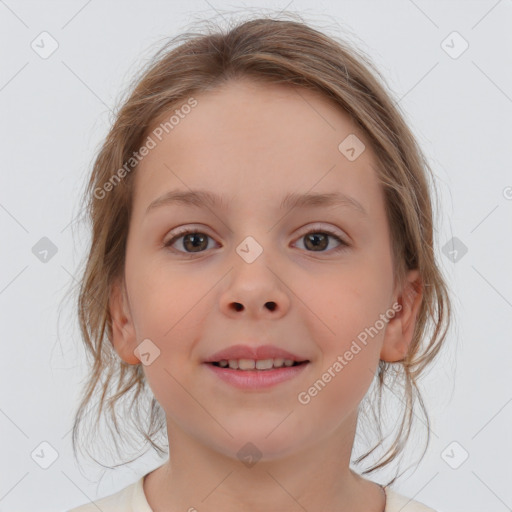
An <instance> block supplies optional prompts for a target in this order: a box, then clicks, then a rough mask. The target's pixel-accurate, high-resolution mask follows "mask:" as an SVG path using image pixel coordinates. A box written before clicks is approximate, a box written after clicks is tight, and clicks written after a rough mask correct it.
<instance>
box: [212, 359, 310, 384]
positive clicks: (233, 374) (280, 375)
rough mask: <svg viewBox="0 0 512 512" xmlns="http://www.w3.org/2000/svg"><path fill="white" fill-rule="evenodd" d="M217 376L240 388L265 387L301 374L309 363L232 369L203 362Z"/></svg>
mask: <svg viewBox="0 0 512 512" xmlns="http://www.w3.org/2000/svg"><path fill="white" fill-rule="evenodd" d="M205 364H206V366H208V368H210V370H212V371H213V372H214V374H215V375H217V377H219V378H220V379H222V380H223V381H224V382H227V383H228V384H231V385H233V386H235V387H237V388H240V389H265V388H270V387H272V386H275V385H276V384H279V383H280V382H285V381H287V380H290V379H293V378H294V377H296V376H298V375H299V374H301V373H302V372H303V371H304V369H305V368H306V366H308V365H309V363H303V364H299V365H297V366H284V367H282V368H275V369H273V370H232V369H230V368H221V367H220V366H215V365H213V364H209V363H205Z"/></svg>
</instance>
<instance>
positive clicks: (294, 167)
mask: <svg viewBox="0 0 512 512" xmlns="http://www.w3.org/2000/svg"><path fill="white" fill-rule="evenodd" d="M193 98H194V99H195V101H196V105H195V106H194V108H187V109H186V112H187V113H184V112H185V109H184V110H183V111H182V112H176V110H179V109H180V105H184V104H186V103H187V98H185V99H184V100H183V101H182V102H181V103H179V104H178V105H176V106H174V107H173V109H172V110H171V111H169V112H166V113H165V114H163V115H162V116H160V117H159V118H158V119H156V120H155V121H154V123H153V125H152V127H151V129H150V131H148V134H149V136H150V137H152V138H153V139H154V142H155V143H156V146H155V147H154V149H152V150H151V151H150V153H149V154H148V155H147V156H145V157H144V158H143V160H142V161H141V162H140V164H139V166H138V168H137V172H136V173H135V175H136V176H135V180H136V185H135V187H136V192H135V198H136V201H137V202H138V203H141V204H140V206H142V203H144V204H145V205H146V206H147V205H148V204H149V202H151V200H153V199H154V198H155V197H157V196H159V195H161V194H162V193H164V192H166V191H168V190H170V189H176V188H180V189H183V190H186V189H187V188H200V189H206V190H212V191H215V192H217V193H218V194H219V195H224V196H228V197H233V198H236V197H240V196H241V197H242V198H243V200H244V201H246V200H247V199H248V198H250V197H257V198H259V199H262V200H263V199H268V200H269V201H271V198H272V197H273V196H274V195H275V200H276V201H277V200H280V199H281V198H282V196H283V195H284V194H283V193H282V192H285V193H290V192H333V191H336V190H337V191H340V192H344V193H347V194H351V195H359V196H365V195H366V196H368V195H370V196H371V195H372V193H373V194H378V193H379V192H378V188H377V184H376V179H375V170H374V167H375V159H374V155H373V153H372V151H371V149H370V147H369V144H368V141H367V140H366V138H365V136H364V134H363V133H362V132H361V131H360V130H359V129H358V127H357V126H356V124H355V123H354V122H353V121H352V119H351V118H350V116H349V115H348V114H347V113H346V112H345V111H344V110H343V109H341V107H339V106H337V105H335V104H334V102H333V101H331V100H329V99H328V98H326V97H325V96H324V95H322V94H321V93H319V92H317V91H311V90H305V89H303V88H296V87H290V86H288V85H284V84H263V83H256V82H253V81H250V80H236V81H230V82H228V83H226V84H224V85H223V86H221V87H219V88H217V89H214V90H212V91H209V92H207V93H200V94H196V95H194V96H193ZM174 113H176V115H175V116H174V121H175V123H173V125H172V128H171V127H170V125H169V123H168V124H167V130H162V127H165V126H166V125H165V124H164V123H166V122H168V121H169V119H170V117H171V116H172V115H173V114H174ZM178 114H181V115H178ZM176 121H177V122H176ZM159 128H160V130H159V132H157V133H161V132H163V133H161V140H158V137H156V136H155V135H154V133H155V130H158V129H159ZM351 137H355V139H351ZM346 140H349V141H354V140H355V141H359V143H360V146H358V147H357V148H356V149H357V150H358V151H361V148H364V150H363V151H362V152H361V154H360V155H359V156H358V157H357V158H356V159H355V160H352V161H351V160H350V159H348V158H347V155H346V154H344V153H343V152H342V150H345V149H346V145H347V144H345V145H344V146H343V144H344V141H346ZM340 144H341V145H342V149H340ZM352 145H353V144H352ZM376 200H377V201H378V198H376V197H373V198H372V197H368V199H367V202H369V203H371V202H372V201H373V202H374V203H375V201H376ZM361 202H362V201H361Z"/></svg>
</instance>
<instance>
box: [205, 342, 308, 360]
mask: <svg viewBox="0 0 512 512" xmlns="http://www.w3.org/2000/svg"><path fill="white" fill-rule="evenodd" d="M280 358H282V359H290V360H292V361H293V362H297V363H302V362H306V361H308V359H307V358H306V357H302V356H300V355H297V354H294V353H293V352H289V351H288V350H284V349H282V348H279V347H276V346H274V345H259V346H249V345H232V346H230V347H228V348H226V349H223V350H220V351H219V352H215V353H214V354H212V355H211V356H210V357H208V358H207V359H206V360H205V361H204V362H205V363H218V362H219V361H222V360H226V361H229V360H230V359H237V360H240V359H252V360H261V359H280Z"/></svg>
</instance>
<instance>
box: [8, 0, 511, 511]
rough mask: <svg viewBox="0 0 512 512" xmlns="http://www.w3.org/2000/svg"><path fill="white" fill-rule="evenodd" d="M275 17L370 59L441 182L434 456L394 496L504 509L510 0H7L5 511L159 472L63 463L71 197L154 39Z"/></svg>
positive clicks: (430, 393)
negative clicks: (239, 17) (295, 20)
mask: <svg viewBox="0 0 512 512" xmlns="http://www.w3.org/2000/svg"><path fill="white" fill-rule="evenodd" d="M285 8H286V10H287V11H291V12H297V13H299V14H300V15H302V16H303V17H304V19H305V20H306V21H311V22H312V23H313V24H315V26H316V27H317V28H320V29H322V28H325V30H326V31H327V32H328V33H330V34H332V35H338V36H340V37H344V38H346V39H348V40H350V41H352V42H353V43H354V44H356V45H358V47H359V48H361V49H362V50H363V51H365V52H366V53H367V54H368V55H369V56H370V57H371V58H372V59H373V61H374V63H375V64H376V65H377V67H378V68H379V70H380V71H381V72H382V74H383V75H384V77H385V78H386V81H387V84H388V86H389V88H390V91H391V94H392V95H393V97H394V98H395V99H396V100H397V101H398V103H399V106H400V108H401V109H402V111H403V112H404V115H405V116H406V119H407V121H408V122H409V123H410V126H411V128H412V129H413V131H414V133H415V135H416V136H417V137H418V140H419V142H420V145H421V146H422V148H423V150H424V151H425V153H426V155H427V156H428V158H429V161H430V163H431V166H432V168H433V170H434V172H435V174H436V177H437V180H438V189H439V192H440V206H441V212H440V213H441V214H440V215H439V216H438V217H437V218H436V221H437V223H438V224H437V232H436V243H437V247H436V251H437V253H438V257H439V259H440V263H441V267H442V269H443V271H444V273H445V275H446V277H447V279H448V282H449V285H450V287H451V290H452V297H453V303H454V317H455V324H454V327H453V328H452V331H451V333H450V336H449V337H448V340H447V346H446V349H445V351H444V352H443V357H442V358H440V359H439V361H438V363H437V364H436V366H435V367H433V368H432V369H431V371H430V372H429V374H428V375H427V376H426V377H425V379H423V381H422V386H423V388H422V389H423V393H424V397H425V401H426V405H427V407H428V410H429V414H430V417H431V420H432V440H431V444H430V447H429V450H428V451H427V454H426V456H425V458H424V459H423V461H422V463H421V464H420V465H419V467H418V468H417V469H416V470H413V469H414V468H412V469H411V470H410V471H408V472H407V473H406V474H405V475H404V476H403V477H402V478H401V479H400V480H399V481H398V482H397V484H396V486H395V490H397V491H398V492H400V493H403V494H405V495H407V496H409V497H414V499H416V500H419V501H422V502H425V503H427V504H428V505H429V506H431V507H433V508H436V509H437V510H438V511H439V512H457V511H464V512H476V511H483V510H485V511H486V512H502V511H503V512H504V511H506V510H511V509H512V486H511V485H510V483H511V482H512V466H511V462H510V455H511V454H512V433H511V432H512V429H511V425H512V386H511V384H510V382H511V381H510V370H511V363H512V336H511V331H512V321H511V319H512V272H511V271H510V262H511V261H512V242H511V236H510V235H511V234H512V229H511V228H512V172H511V158H510V148H511V142H512V138H511V135H512V52H511V50H512V31H511V30H510V28H511V27H512V2H511V1H510V0H500V1H496V0H485V1H484V0H482V1H426V0H415V1H413V0H393V1H385V2H378V1H373V2H372V1H338V2H335V1H334V0H331V1H327V0H315V1H314V2H313V1H311V0H303V1H301V0H292V1H291V2H289V3H287V2H285V1H279V2H271V1H266V2H259V3H258V4H246V3H244V2H238V3H228V2H226V1H224V0H210V1H206V0H189V1H187V2H178V1H176V0H173V1H167V2H164V1H154V0H153V1H144V2H143V1H133V0H132V1H127V0H123V1H110V2H105V1H103V2H101V1H98V0H92V1H91V0H90V1H86V0H73V1H58V2H56V1H54V2H50V1H46V2H40V1H15V0H5V1H4V0H2V1H0V48H1V53H0V63H1V65H0V113H1V116H0V130H1V131H0V141H1V142H0V144H1V146H0V147H1V153H0V154H1V157H2V162H1V180H2V181H1V187H0V225H1V229H2V238H3V240H4V243H2V244H1V246H0V247H1V249H0V251H1V252H0V254H1V273H0V315H1V319H2V324H1V332H2V342H1V343H2V345H1V348H2V356H3V357H2V360H3V362H4V364H3V368H2V373H1V375H2V382H1V384H2V385H1V390H2V391H1V395H0V413H1V414H0V432H1V433H2V435H1V436H0V446H1V455H0V465H1V477H0V511H16V512H22V511H30V510H37V511H39V512H50V511H62V510H66V509H68V508H71V507H73V506H77V505H79V504H82V503H85V502H88V501H89V500H92V499H95V498H97V497H101V496H105V495H107V494H111V493H113V492H115V491H117V490H119V489H121V488H123V487H125V486H126V485H128V484H129V483H131V482H133V481H135V480H136V479H138V478H139V477H140V476H142V475H143V474H145V473H147V472H149V471H150V470H151V469H153V468H154V467H156V466H158V465H160V464H161V463H162V460H160V459H157V458H156V456H154V455H151V454H148V455H146V456H144V457H142V458H141V459H139V460H138V461H137V462H135V463H133V464H131V465H129V466H127V467H124V468H120V469H118V470H117V471H110V470H108V471H106V472H105V473H104V474H103V473H102V475H101V476H102V478H101V481H99V482H98V480H99V476H98V471H97V468H95V467H94V466H93V465H92V464H91V465H85V463H84V466H83V468H82V469H80V468H79V467H78V466H77V463H76V461H75V460H74V458H73V453H72V450H71V436H70V429H71V425H72V419H73V413H74V410H75V407H76V405H77V400H78V397H79V392H80V390H81V387H80V383H81V381H82V379H83V377H84V375H85V371H86V368H85V358H84V354H83V350H82V348H81V342H80V339H79V333H78V330H77V327H76V318H75V316H74V315H75V309H74V304H66V305H65V307H64V308H61V310H60V311H61V315H60V318H59V307H60V304H61V301H62V298H63V296H64V293H65V292H66V291H67V290H68V288H69V285H70V282H72V281H73V280H75V279H77V278H78V275H77V268H78V265H79V263H80V261H81V260H82V258H83V256H84V254H85V249H86V246H87V242H88V240H87V237H86V236H85V235H83V232H81V233H82V235H81V236H80V237H76V236H75V235H74V230H73V229H72V228H73V221H74V219H75V218H76V216H77V214H78V213H79V211H78V208H77V204H78V200H79V195H80V192H81V190H82V188H83V183H84V180H85V179H86V177H87V175H88V173H89V170H90V166H91V163H92V160H93V157H94V154H95V151H96V150H97V149H98V147H99V144H100V143H101V140H102V138H103V137H104V136H105V134H106V133H107V130H108V127H109V123H110V110H111V109H112V108H113V107H114V106H115V104H116V101H117V100H118V98H119V97H120V95H121V94H122V93H124V91H125V88H126V86H127V84H128V82H129V80H130V79H131V78H132V76H133V74H134V73H135V72H136V71H137V70H138V69H139V68H140V66H141V65H143V64H144V63H145V59H147V58H148V57H150V56H151V55H152V53H153V52H154V51H156V49H157V48H158V47H159V44H158V41H162V40H163V38H166V37H171V36H174V35H176V34H177V33H178V32H182V31H184V30H185V29H187V28H188V25H189V24H190V23H191V22H194V21H196V20H199V19H202V18H216V19H219V18H220V19H221V18H222V17H223V16H226V17H229V12H231V11H235V12H237V13H239V14H243V13H244V12H246V13H251V12H252V13H258V12H261V13H263V14H266V13H268V12H269V11H268V9H271V10H272V11H273V12H278V11H279V10H281V9H285ZM43 32H47V34H42V35H41V33H43ZM454 32H455V33H454ZM42 38H44V43H41V40H42ZM52 45H54V46H55V45H58V47H56V49H55V51H53V53H51V55H46V54H45V52H50V51H51V50H53V47H52ZM466 47H467V48H466ZM74 236H75V237H74ZM454 237H456V240H455V241H454V240H453V238H454ZM42 239H43V240H42ZM38 244H39V245H38ZM450 244H451V245H450ZM41 247H43V249H41ZM454 248H455V249H456V251H457V253H456V254H455V253H454V252H453V249H454ZM44 250H48V251H49V252H47V253H44ZM42 254H44V255H42ZM454 255H456V257H454ZM45 259H46V261H43V260H45ZM82 462H83V461H82ZM44 466H47V467H44ZM388 474H389V473H386V472H383V473H381V474H379V475H375V476H374V477H373V478H374V479H375V480H376V481H384V480H385V479H386V477H387V476H388Z"/></svg>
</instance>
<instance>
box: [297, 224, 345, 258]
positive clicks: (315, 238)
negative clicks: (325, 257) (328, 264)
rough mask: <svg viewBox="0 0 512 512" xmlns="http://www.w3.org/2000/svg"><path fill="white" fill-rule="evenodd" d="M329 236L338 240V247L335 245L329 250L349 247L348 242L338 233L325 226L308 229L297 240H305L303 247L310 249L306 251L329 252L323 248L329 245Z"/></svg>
mask: <svg viewBox="0 0 512 512" xmlns="http://www.w3.org/2000/svg"><path fill="white" fill-rule="evenodd" d="M329 238H333V239H334V240H336V241H337V242H339V245H338V247H335V248H334V249H333V250H332V251H330V252H335V253H336V252H338V251H342V250H343V249H346V248H347V247H349V244H348V243H347V242H345V240H343V239H342V238H341V237H340V236H338V234H337V233H336V232H334V231H331V230H329V229H325V228H318V229H314V230H310V231H308V232H307V233H305V234H304V235H302V236H301V237H300V238H299V240H301V239H304V240H305V244H304V245H305V247H306V248H308V249H312V250H311V251H308V252H329V251H325V250H324V249H325V248H326V247H328V246H329Z"/></svg>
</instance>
